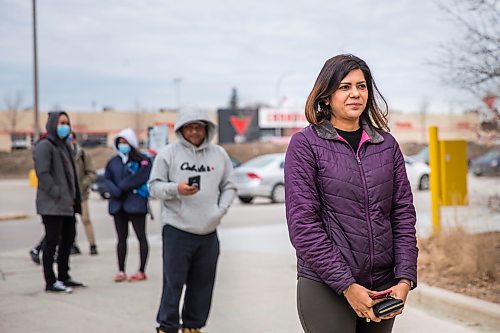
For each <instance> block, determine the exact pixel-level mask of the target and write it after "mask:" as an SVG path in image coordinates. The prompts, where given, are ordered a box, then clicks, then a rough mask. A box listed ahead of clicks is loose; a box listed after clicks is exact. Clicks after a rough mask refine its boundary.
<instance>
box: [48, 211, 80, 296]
mask: <svg viewBox="0 0 500 333" xmlns="http://www.w3.org/2000/svg"><path fill="white" fill-rule="evenodd" d="M42 221H43V225H44V226H45V241H44V243H43V245H42V246H43V248H42V251H43V257H42V260H43V274H44V277H45V284H46V285H47V286H50V285H52V284H54V282H56V280H60V281H65V280H68V279H69V278H70V276H69V254H70V251H71V246H72V245H73V242H74V240H75V234H76V227H75V224H76V219H75V216H74V215H73V216H58V215H42ZM58 246H59V250H58V254H57V279H56V275H55V274H54V269H53V267H52V266H53V264H54V254H55V253H56V247H58Z"/></svg>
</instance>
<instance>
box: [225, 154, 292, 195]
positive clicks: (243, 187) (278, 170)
mask: <svg viewBox="0 0 500 333" xmlns="http://www.w3.org/2000/svg"><path fill="white" fill-rule="evenodd" d="M284 167H285V154H284V153H279V154H266V155H261V156H258V157H255V158H253V159H251V160H249V161H248V162H246V163H243V164H241V165H240V166H239V167H237V168H236V169H234V174H235V182H236V188H237V190H238V198H239V199H240V201H241V202H243V203H251V202H252V201H253V199H254V198H255V197H265V198H270V199H271V201H272V202H285V185H284V184H285V175H284Z"/></svg>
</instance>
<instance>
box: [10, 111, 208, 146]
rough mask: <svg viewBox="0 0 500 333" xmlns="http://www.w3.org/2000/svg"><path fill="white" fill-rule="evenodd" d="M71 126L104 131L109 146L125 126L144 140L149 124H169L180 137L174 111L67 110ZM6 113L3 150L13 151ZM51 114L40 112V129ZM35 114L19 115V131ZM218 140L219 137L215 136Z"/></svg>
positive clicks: (81, 131)
mask: <svg viewBox="0 0 500 333" xmlns="http://www.w3.org/2000/svg"><path fill="white" fill-rule="evenodd" d="M68 115H69V118H70V121H71V126H72V129H73V130H74V131H75V132H76V133H77V134H78V135H79V136H82V135H85V134H105V135H107V136H108V145H112V144H113V139H114V137H115V135H116V134H118V132H120V131H121V130H122V129H124V128H127V127H131V128H132V129H134V131H135V132H136V134H137V136H138V138H139V140H140V141H142V142H147V136H148V133H147V130H148V127H149V126H154V125H167V126H168V129H169V131H168V133H169V135H168V141H169V142H175V141H176V140H177V138H176V136H175V133H174V123H175V119H176V117H177V113H176V112H175V111H166V112H160V113H158V112H157V113H149V112H120V111H102V112H68ZM10 116H11V115H9V114H8V113H7V112H0V151H10V149H11V140H10V133H11V132H12V130H11V128H12V127H11V126H9V124H10V119H11V117H10ZM47 117H48V113H47V112H42V113H40V119H39V123H40V130H41V131H42V132H44V131H45V124H46V122H47ZM209 117H210V119H211V120H212V121H213V122H215V123H217V113H216V112H215V111H212V112H209ZM33 124H34V117H33V112H28V111H22V112H18V114H17V125H16V133H19V134H31V133H32V131H33V127H34V126H33ZM215 142H217V136H216V138H215Z"/></svg>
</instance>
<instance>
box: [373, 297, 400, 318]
mask: <svg viewBox="0 0 500 333" xmlns="http://www.w3.org/2000/svg"><path fill="white" fill-rule="evenodd" d="M404 306H405V303H404V302H403V300H402V299H397V298H393V297H388V298H387V299H386V300H384V301H382V302H380V303H377V304H375V305H374V306H373V313H375V316H377V317H383V316H387V315H388V314H389V313H391V312H394V311H397V310H399V309H401V308H402V307H404Z"/></svg>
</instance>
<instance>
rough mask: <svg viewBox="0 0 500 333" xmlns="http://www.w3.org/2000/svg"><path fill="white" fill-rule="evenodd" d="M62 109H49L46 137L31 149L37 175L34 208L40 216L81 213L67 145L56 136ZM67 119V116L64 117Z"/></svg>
mask: <svg viewBox="0 0 500 333" xmlns="http://www.w3.org/2000/svg"><path fill="white" fill-rule="evenodd" d="M61 114H64V115H66V116H68V115H67V114H66V113H65V112H62V111H58V112H50V113H49V118H48V120H47V124H46V126H45V127H46V129H47V137H46V138H44V139H42V140H40V141H39V142H38V143H37V144H36V145H35V148H34V151H33V160H34V163H35V172H36V175H37V177H38V188H37V193H36V211H37V213H38V214H40V215H62V216H71V215H74V214H75V213H81V196H80V189H79V186H78V179H77V176H76V172H75V163H74V161H73V158H72V155H71V151H70V147H69V146H68V144H67V143H66V140H65V139H60V138H59V137H58V136H57V122H58V119H59V116H60V115H61ZM68 118H69V117H68Z"/></svg>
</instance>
